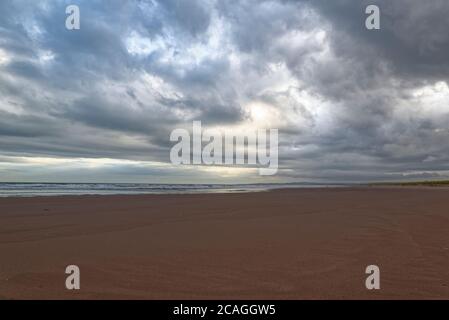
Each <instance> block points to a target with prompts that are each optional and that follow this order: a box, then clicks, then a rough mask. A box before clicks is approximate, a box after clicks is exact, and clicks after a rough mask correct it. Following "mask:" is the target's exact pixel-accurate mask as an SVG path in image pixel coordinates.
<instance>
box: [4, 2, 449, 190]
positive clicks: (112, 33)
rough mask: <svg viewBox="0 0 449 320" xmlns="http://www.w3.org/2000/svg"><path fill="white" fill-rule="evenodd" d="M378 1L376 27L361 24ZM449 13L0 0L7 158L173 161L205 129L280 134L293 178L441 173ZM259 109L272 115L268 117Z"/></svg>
mask: <svg viewBox="0 0 449 320" xmlns="http://www.w3.org/2000/svg"><path fill="white" fill-rule="evenodd" d="M72 3H73V4H77V5H79V7H80V9H81V29H80V30H77V31H69V30H67V29H66V28H65V18H66V14H65V7H66V5H68V4H72ZM368 4H376V5H378V6H379V7H380V9H381V29H380V30H378V31H369V30H367V29H366V28H365V27H364V23H365V18H366V15H365V12H364V11H365V8H366V6H367V5H368ZM448 15H449V3H448V2H447V1H444V0H430V1H426V2H423V1H418V0H407V1H405V0H400V1H387V0H373V1H365V0H361V1H351V0H334V1H325V0H313V1H312V0H302V1H281V0H279V1H276V0H271V1H268V0H264V1H256V0H232V1H213V0H210V1H209V0H191V1H186V0H182V1H181V0H170V1H150V0H148V1H144V0H130V1H122V0H113V1H101V0H95V1H87V0H80V1H73V2H72V1H62V0H61V1H42V2H30V1H25V0H5V1H1V3H0V116H1V118H0V156H4V157H6V158H5V159H9V160H5V161H4V162H3V161H2V163H7V162H8V161H11V162H14V161H22V160H20V159H22V158H18V157H50V158H52V157H56V158H70V159H73V158H92V159H95V158H111V159H120V160H132V161H150V162H151V161H153V162H155V163H162V164H167V162H168V154H169V149H170V146H171V145H170V142H169V140H168V136H169V134H170V132H171V130H173V129H174V128H177V127H187V128H188V127H189V126H190V125H191V122H192V121H193V120H201V121H202V122H203V125H204V126H222V127H232V126H233V125H243V126H245V125H248V126H274V127H276V128H279V129H280V134H281V136H280V139H281V141H280V143H281V147H280V165H281V170H280V173H279V176H278V178H279V179H283V180H301V179H302V180H319V181H324V180H339V181H349V180H351V181H360V180H389V179H414V178H420V177H423V178H427V177H429V178H433V177H444V176H445V175H447V174H448V172H449V168H448V165H447V163H449V162H448V160H449V159H448V158H449V139H448V137H449V131H448V129H447V124H448V122H449V107H448V104H449V88H448V86H447V81H448V79H447V77H448V74H449V36H448V34H447V30H448V28H449V20H448V19H447V18H446V17H447V16H448ZM254 104H259V105H260V106H262V107H261V108H262V109H264V110H265V111H266V112H267V113H268V116H265V118H263V119H258V120H257V119H256V120H257V121H256V120H255V118H254V117H255V115H254V114H252V112H253V110H252V107H253V106H254ZM258 121H259V122H258ZM13 159H16V160H13ZM141 166H143V167H141ZM2 168H3V169H4V170H6V169H8V170H9V171H8V172H9V173H8V179H9V180H11V179H13V176H11V175H12V173H11V172H16V171H14V170H15V169H13V168H10V167H8V168H6V167H2ZM142 168H143V169H142ZM11 170H13V171H11ZM33 170H34V171H33V172H34V173H33V174H36V175H37V176H39V177H42V176H45V173H44V172H48V171H45V170H46V169H45V168H42V173H41V174H39V172H38V171H39V170H38V169H36V168H34V169H33ZM98 170H100V169H98ZM114 170H116V172H115V173H114V172H113V171H114ZM157 170H162V169H161V168H159V167H158V168H155V169H151V170H150V169H148V167H146V166H145V165H142V164H125V165H124V167H121V166H120V165H119V164H116V167H115V169H111V168H108V169H107V172H109V173H110V174H111V176H114V177H121V178H120V179H122V178H123V177H124V176H125V175H129V176H132V175H133V172H134V173H136V174H139V173H142V174H144V173H143V172H145V174H147V175H149V176H151V175H156V173H155V172H156V171H157ZM162 171H163V172H164V174H167V173H166V172H168V171H167V170H166V169H164V170H162ZM162 171H160V172H162ZM5 172H6V171H5ZM98 172H99V171H98ZM117 172H119V173H120V174H117ZM53 174H54V172H53ZM145 174H144V175H145ZM58 175H60V176H58V177H60V178H61V177H62V176H63V173H58ZM106 175H107V174H106V172H102V173H101V176H102V177H105V176H106ZM189 175H190V176H189ZM197 175H198V173H197V172H195V174H193V175H192V173H191V171H189V170H187V169H186V171H185V172H184V173H182V170H181V171H177V173H176V176H178V177H182V179H187V180H188V179H190V178H191V179H193V180H194V178H195V177H197ZM68 176H70V177H73V176H74V175H73V174H72V173H71V174H68ZM1 177H2V175H1V174H0V179H1ZM189 177H190V178H189ZM25 178H26V177H24V176H22V175H21V178H20V179H22V180H23V179H25ZM58 179H59V178H58ZM61 179H62V178H61ZM180 179H181V178H180Z"/></svg>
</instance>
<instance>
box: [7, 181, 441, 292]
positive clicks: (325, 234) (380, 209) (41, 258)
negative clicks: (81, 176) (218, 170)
mask: <svg viewBox="0 0 449 320" xmlns="http://www.w3.org/2000/svg"><path fill="white" fill-rule="evenodd" d="M0 257H1V258H0V299H34V298H37V299H430V298H432V299H449V190H448V189H444V188H441V189H440V188H424V187H421V188H416V187H415V188H412V187H410V188H409V187H398V188H394V187H361V188H328V189H325V188H323V189H294V190H293V189H292V190H275V191H270V192H259V193H241V194H197V195H136V196H69V197H35V198H2V199H0ZM71 264H75V265H77V266H79V268H80V270H81V290H79V291H69V290H66V289H65V279H66V276H67V275H66V274H65V273H64V271H65V267H66V266H67V265H71ZM372 264H375V265H378V266H379V267H380V272H381V289H380V290H372V291H369V290H367V289H366V288H365V279H366V277H367V275H366V274H365V268H366V266H368V265H372Z"/></svg>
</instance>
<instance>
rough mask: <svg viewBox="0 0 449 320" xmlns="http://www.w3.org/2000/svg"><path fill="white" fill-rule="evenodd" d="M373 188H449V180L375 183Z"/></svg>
mask: <svg viewBox="0 0 449 320" xmlns="http://www.w3.org/2000/svg"><path fill="white" fill-rule="evenodd" d="M371 185H373V186H427V187H444V186H449V180H439V181H438V180H437V181H410V182H381V183H373V184H371Z"/></svg>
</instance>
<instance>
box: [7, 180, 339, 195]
mask: <svg viewBox="0 0 449 320" xmlns="http://www.w3.org/2000/svg"><path fill="white" fill-rule="evenodd" d="M344 186H346V185H343V184H316V183H286V184H279V183H273V184H147V183H10V182H7V183H0V197H36V196H68V195H120V194H121V195H126V194H128V195H132V194H194V193H244V192H260V191H268V190H274V189H286V188H323V187H344Z"/></svg>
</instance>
